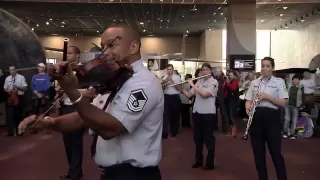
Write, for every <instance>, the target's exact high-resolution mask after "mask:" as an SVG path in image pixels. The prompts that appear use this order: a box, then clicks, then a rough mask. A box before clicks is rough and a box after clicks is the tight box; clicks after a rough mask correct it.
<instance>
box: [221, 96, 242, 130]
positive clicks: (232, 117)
mask: <svg viewBox="0 0 320 180" xmlns="http://www.w3.org/2000/svg"><path fill="white" fill-rule="evenodd" d="M224 102H225V105H226V107H227V108H226V109H227V114H228V115H227V117H228V121H229V123H228V124H229V125H230V126H236V125H237V117H238V113H237V112H238V111H237V109H238V105H239V103H238V99H235V98H233V97H228V98H225V99H224Z"/></svg>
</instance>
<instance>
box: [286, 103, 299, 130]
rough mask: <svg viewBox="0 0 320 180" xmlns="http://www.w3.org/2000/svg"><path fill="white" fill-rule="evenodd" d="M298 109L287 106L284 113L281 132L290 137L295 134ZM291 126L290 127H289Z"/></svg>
mask: <svg viewBox="0 0 320 180" xmlns="http://www.w3.org/2000/svg"><path fill="white" fill-rule="evenodd" d="M298 114H299V109H298V107H295V106H291V105H288V106H287V107H286V108H285V112H284V125H283V131H284V132H285V133H289V134H291V135H294V134H295V130H296V125H297V120H298ZM290 124H291V126H290Z"/></svg>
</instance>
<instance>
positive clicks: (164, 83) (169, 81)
mask: <svg viewBox="0 0 320 180" xmlns="http://www.w3.org/2000/svg"><path fill="white" fill-rule="evenodd" d="M170 84H174V81H173V80H172V75H168V77H167V78H166V79H164V80H163V81H162V83H161V85H162V89H163V90H165V89H166V88H167V87H168V86H169V85H170Z"/></svg>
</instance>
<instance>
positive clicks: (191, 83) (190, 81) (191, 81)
mask: <svg viewBox="0 0 320 180" xmlns="http://www.w3.org/2000/svg"><path fill="white" fill-rule="evenodd" d="M187 82H188V83H189V84H190V85H191V86H194V83H193V80H192V79H191V78H189V79H187Z"/></svg>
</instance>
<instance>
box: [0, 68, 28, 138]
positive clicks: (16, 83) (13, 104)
mask: <svg viewBox="0 0 320 180" xmlns="http://www.w3.org/2000/svg"><path fill="white" fill-rule="evenodd" d="M9 71H10V76H8V77H7V78H6V79H5V83H4V87H3V88H4V91H5V92H7V93H8V94H9V99H8V101H7V103H6V106H7V107H6V111H7V112H6V114H7V127H8V136H14V135H16V133H17V132H18V125H19V123H20V122H21V120H22V117H21V116H22V115H21V114H22V111H23V105H24V104H23V98H24V93H25V91H26V90H27V87H28V85H27V82H26V79H25V77H24V76H23V75H21V74H19V73H18V72H17V68H16V66H10V67H9Z"/></svg>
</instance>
